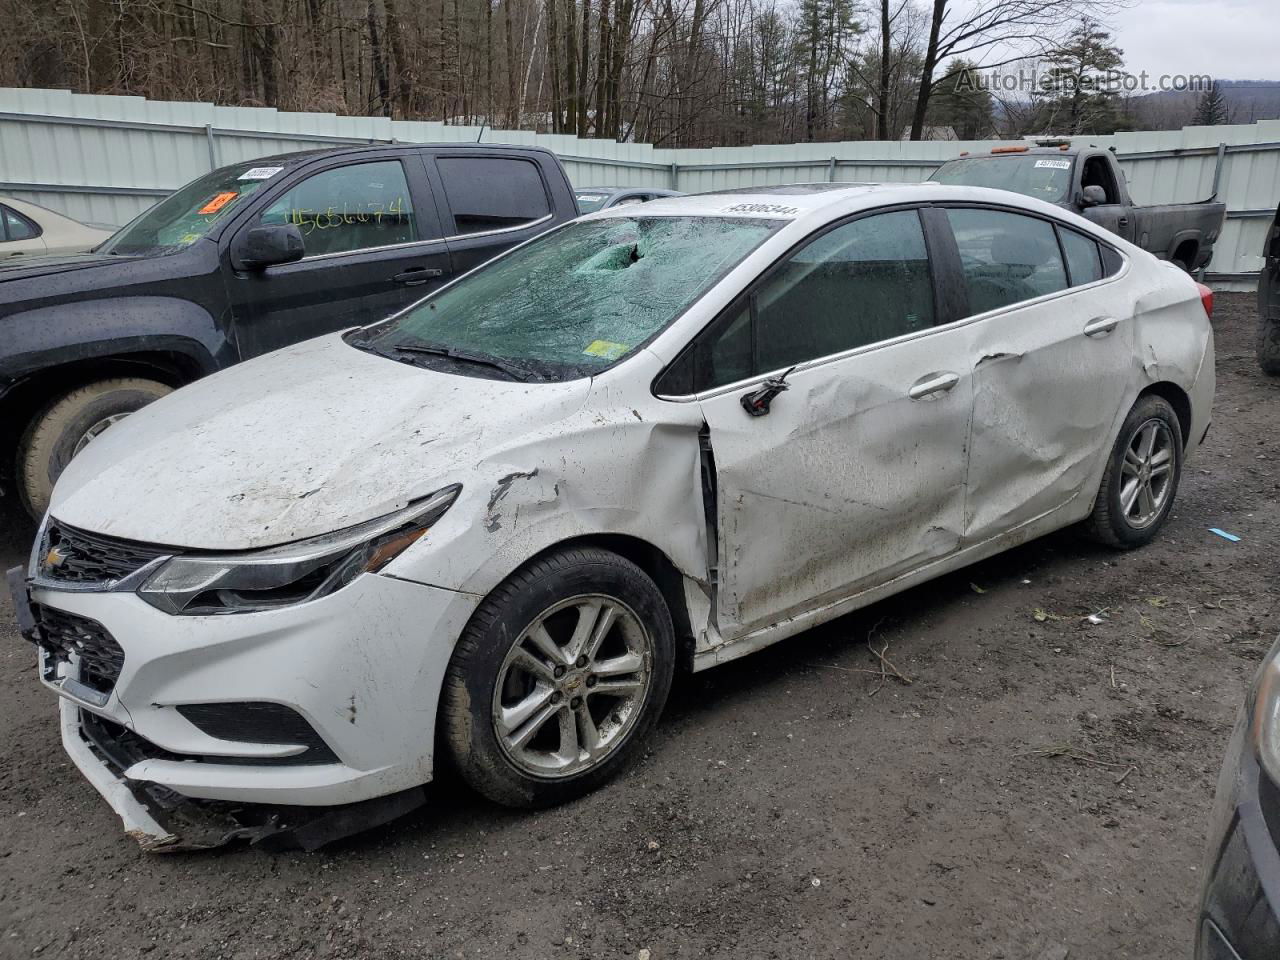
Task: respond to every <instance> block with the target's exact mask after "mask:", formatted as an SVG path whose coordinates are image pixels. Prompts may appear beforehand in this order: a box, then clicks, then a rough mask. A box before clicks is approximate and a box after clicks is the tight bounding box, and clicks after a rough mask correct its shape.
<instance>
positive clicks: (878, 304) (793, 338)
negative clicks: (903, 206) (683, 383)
mask: <svg viewBox="0 0 1280 960" xmlns="http://www.w3.org/2000/svg"><path fill="white" fill-rule="evenodd" d="M754 299H755V311H756V358H757V363H758V367H759V370H760V371H766V370H774V369H778V368H781V367H788V366H791V365H792V364H796V363H802V362H803V361H805V360H813V359H815V358H817V357H824V356H828V355H829V354H833V353H839V352H841V351H842V350H850V349H852V348H854V347H860V346H863V345H864V344H868V343H875V342H877V341H880V340H888V339H890V338H891V337H897V336H900V335H901V334H904V333H910V332H912V331H915V330H923V329H925V328H926V327H930V326H932V325H933V282H932V279H931V276H930V273H929V256H928V254H927V252H926V250H925V243H924V231H923V229H922V228H921V226H920V216H919V214H917V213H916V211H914V210H904V211H899V212H895V213H882V214H878V215H875V216H870V217H863V218H862V219H860V220H854V221H853V222H852V223H846V224H845V225H844V226H841V227H837V228H836V229H834V230H832V231H830V232H829V233H826V234H823V235H822V236H821V237H819V238H818V239H816V240H814V241H813V242H811V243H809V244H808V245H807V246H805V247H804V248H803V249H801V250H800V251H799V252H797V253H795V254H793V255H792V256H791V257H790V258H789V259H787V260H786V261H784V262H783V263H781V264H779V265H778V266H777V267H776V268H774V270H773V272H772V275H771V276H770V277H769V278H768V279H767V280H766V281H765V282H764V283H763V284H762V285H761V286H760V287H759V288H758V289H757V291H756V293H755V297H754Z"/></svg>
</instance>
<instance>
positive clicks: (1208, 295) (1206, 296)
mask: <svg viewBox="0 0 1280 960" xmlns="http://www.w3.org/2000/svg"><path fill="white" fill-rule="evenodd" d="M1196 286H1197V287H1199V288H1200V304H1201V305H1202V306H1203V307H1204V315H1205V316H1206V317H1208V318H1209V319H1210V320H1212V319H1213V291H1212V290H1210V289H1209V288H1208V287H1206V286H1205V285H1204V284H1203V283H1197V284H1196Z"/></svg>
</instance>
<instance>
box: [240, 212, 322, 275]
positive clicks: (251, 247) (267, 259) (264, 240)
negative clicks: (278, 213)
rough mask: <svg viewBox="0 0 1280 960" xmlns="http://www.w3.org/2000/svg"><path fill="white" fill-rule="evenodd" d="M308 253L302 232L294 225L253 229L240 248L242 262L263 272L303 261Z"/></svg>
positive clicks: (287, 224)
mask: <svg viewBox="0 0 1280 960" xmlns="http://www.w3.org/2000/svg"><path fill="white" fill-rule="evenodd" d="M305 252H306V250H305V249H304V247H303V243H302V231H301V230H299V229H298V228H297V227H296V226H294V225H293V224H292V223H284V224H279V225H276V226H270V227H253V228H251V229H250V230H249V231H248V233H246V234H245V238H244V243H243V244H241V247H240V262H241V263H243V264H244V265H245V266H246V267H248V268H249V269H250V270H263V269H265V268H267V267H273V266H275V265H276V264H278V263H293V262H294V261H295V260H301V259H302V255H303V254H304V253H305Z"/></svg>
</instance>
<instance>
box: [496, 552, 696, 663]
mask: <svg viewBox="0 0 1280 960" xmlns="http://www.w3.org/2000/svg"><path fill="white" fill-rule="evenodd" d="M575 547H598V548H600V549H602V550H608V551H609V552H610V553H616V554H617V555H618V556H620V557H622V558H624V559H626V560H630V561H631V562H632V563H634V564H635V565H636V566H637V567H639V568H640V569H641V570H643V571H644V572H645V573H647V574H648V575H649V576H650V578H652V580H653V582H654V583H655V584H657V586H658V590H659V592H660V593H661V594H662V598H663V600H665V601H666V603H667V609H668V610H669V611H670V612H671V626H672V629H674V630H675V635H676V669H677V670H680V671H684V672H689V671H692V669H693V652H694V632H693V626H692V622H691V619H690V616H689V605H688V603H687V601H686V600H685V595H684V581H685V579H686V578H685V575H684V574H683V573H681V572H680V569H679V568H678V567H677V566H676V565H675V564H674V563H673V562H672V561H671V558H670V557H668V556H667V555H666V554H665V553H664V552H663V551H662V549H661V548H660V547H657V546H655V545H654V544H652V543H650V542H649V541H647V540H644V539H642V538H640V537H637V536H633V535H631V534H627V533H588V534H582V535H580V536H575V537H569V538H568V539H565V540H560V541H557V542H556V543H553V544H549V545H548V546H546V547H544V548H543V549H541V550H539V551H538V552H537V553H535V554H534V555H533V556H531V557H529V558H528V559H527V560H525V561H524V563H522V564H520V566H519V567H518V568H517V570H522V569H524V568H525V567H527V566H528V565H529V564H531V563H534V562H535V561H537V560H540V559H542V558H543V557H545V556H547V555H548V554H551V553H557V552H559V551H561V550H569V549H573V548H575ZM513 572H515V571H513ZM504 579H505V578H504Z"/></svg>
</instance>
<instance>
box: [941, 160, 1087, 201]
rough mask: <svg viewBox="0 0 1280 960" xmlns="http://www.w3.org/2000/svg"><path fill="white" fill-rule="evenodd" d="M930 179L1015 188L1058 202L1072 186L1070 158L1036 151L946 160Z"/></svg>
mask: <svg viewBox="0 0 1280 960" xmlns="http://www.w3.org/2000/svg"><path fill="white" fill-rule="evenodd" d="M929 179H930V180H933V181H934V182H935V183H956V184H962V185H963V186H967V187H993V188H995V189H996V190H1012V191H1013V192H1014V193H1021V194H1022V195H1024V196H1027V197H1035V198H1036V199H1037V200H1047V201H1048V202H1049V203H1059V202H1061V201H1062V200H1063V199H1064V198H1065V197H1066V195H1067V190H1068V189H1069V188H1070V186H1071V159H1070V158H1069V157H1046V156H1042V155H1041V156H1037V155H1036V154H1024V155H1021V156H1017V155H1015V156H1002V157H967V158H965V159H963V160H950V161H948V162H947V163H944V164H943V165H942V166H941V167H939V168H938V169H937V170H935V171H934V174H933V176H932V177H930V178H929Z"/></svg>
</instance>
